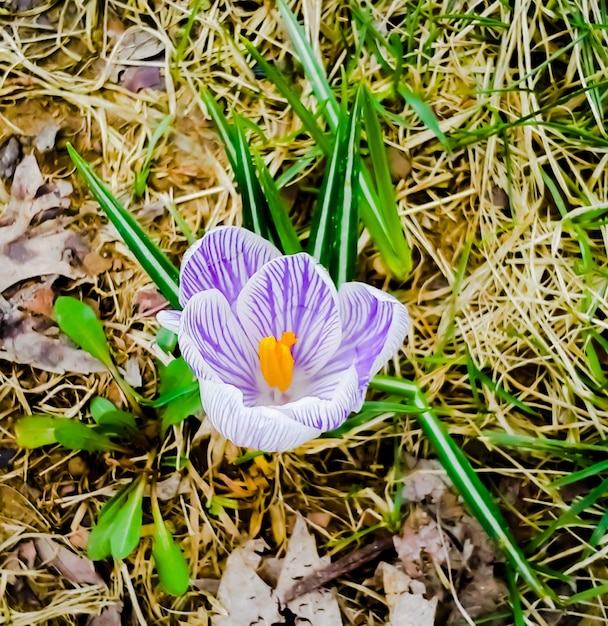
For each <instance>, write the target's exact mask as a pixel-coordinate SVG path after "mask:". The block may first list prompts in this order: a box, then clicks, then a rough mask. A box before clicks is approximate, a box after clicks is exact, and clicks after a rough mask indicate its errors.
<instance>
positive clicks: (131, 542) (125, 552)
mask: <svg viewBox="0 0 608 626" xmlns="http://www.w3.org/2000/svg"><path fill="white" fill-rule="evenodd" d="M145 487H146V478H145V475H142V476H140V477H139V478H138V480H137V486H136V488H135V489H134V490H133V491H131V492H130V493H129V494H128V496H127V499H126V501H125V502H124V504H123V505H122V506H121V507H120V508H119V510H118V511H117V513H116V515H115V517H114V523H113V524H112V534H111V537H110V550H111V554H112V556H113V557H114V558H115V559H125V558H127V557H128V556H129V554H131V552H133V550H135V548H136V547H137V544H138V543H139V539H140V537H141V526H142V518H143V514H142V500H143V495H144V489H145Z"/></svg>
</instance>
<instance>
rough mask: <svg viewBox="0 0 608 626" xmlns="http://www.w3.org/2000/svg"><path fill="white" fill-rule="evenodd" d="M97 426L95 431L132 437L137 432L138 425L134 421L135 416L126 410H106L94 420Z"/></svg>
mask: <svg viewBox="0 0 608 626" xmlns="http://www.w3.org/2000/svg"><path fill="white" fill-rule="evenodd" d="M96 422H97V424H98V428H96V429H95V430H96V432H99V433H104V434H106V435H109V436H110V437H112V436H115V437H125V438H132V437H133V436H135V435H137V434H138V433H139V427H138V426H137V422H136V421H135V417H133V415H132V414H131V413H127V411H119V410H117V409H114V410H113V411H107V412H106V413H103V414H102V415H100V416H99V419H97V420H96Z"/></svg>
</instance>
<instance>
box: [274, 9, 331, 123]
mask: <svg viewBox="0 0 608 626" xmlns="http://www.w3.org/2000/svg"><path fill="white" fill-rule="evenodd" d="M277 6H278V8H279V13H280V14H281V18H282V19H283V22H284V24H285V26H286V27H287V32H288V33H289V37H290V39H291V41H292V43H293V45H294V48H295V50H296V56H297V57H298V60H299V61H300V63H301V64H302V66H303V67H304V72H305V73H306V77H307V78H308V80H309V81H310V84H311V86H312V90H313V92H314V94H315V96H316V97H317V100H319V102H321V103H322V104H323V106H324V107H325V114H326V118H327V122H328V124H329V126H330V128H331V129H332V130H333V131H335V130H336V129H337V128H338V123H339V120H340V106H339V105H338V101H337V100H336V97H335V96H334V93H333V91H332V89H331V87H330V85H329V82H328V80H327V76H326V73H325V69H324V68H323V67H321V65H320V64H319V62H318V61H317V58H316V57H315V53H314V51H313V49H312V46H311V45H310V43H309V42H308V40H307V39H306V35H305V33H304V29H303V28H302V27H301V26H300V23H299V22H298V20H297V19H296V16H295V15H294V14H293V13H292V12H291V10H290V9H289V7H288V6H287V3H286V2H285V0H277Z"/></svg>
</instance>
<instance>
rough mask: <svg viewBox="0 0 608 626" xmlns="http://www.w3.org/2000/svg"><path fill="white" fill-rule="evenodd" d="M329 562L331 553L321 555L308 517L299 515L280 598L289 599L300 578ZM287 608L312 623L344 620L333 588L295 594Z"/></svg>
mask: <svg viewBox="0 0 608 626" xmlns="http://www.w3.org/2000/svg"><path fill="white" fill-rule="evenodd" d="M329 563H331V559H330V558H329V557H323V558H321V557H319V554H318V552H317V544H316V542H315V539H314V537H313V536H312V535H311V534H310V532H308V526H307V524H306V522H305V520H304V518H303V517H301V516H298V517H297V519H296V523H295V526H294V529H293V533H292V534H291V538H290V539H289V545H288V548H287V554H286V555H285V558H284V559H283V563H282V565H283V566H282V569H281V573H280V575H279V581H278V583H277V588H276V594H277V596H278V597H279V599H281V600H282V602H285V599H286V596H287V594H289V592H290V590H291V589H292V588H293V586H294V585H295V584H296V583H297V582H298V581H300V580H301V579H302V578H303V577H306V576H308V575H310V574H313V573H314V572H316V571H319V570H320V569H322V568H323V567H324V566H326V565H329ZM287 609H289V611H291V612H292V613H293V614H294V615H295V616H296V617H297V619H298V620H299V622H302V623H305V624H311V625H312V626H338V625H339V624H341V623H342V617H341V616H340V608H339V606H338V602H337V600H336V597H335V594H334V592H333V591H332V590H330V589H323V588H318V589H315V590H314V591H310V592H308V593H306V594H303V595H300V596H298V597H294V598H293V599H291V600H290V601H288V602H287Z"/></svg>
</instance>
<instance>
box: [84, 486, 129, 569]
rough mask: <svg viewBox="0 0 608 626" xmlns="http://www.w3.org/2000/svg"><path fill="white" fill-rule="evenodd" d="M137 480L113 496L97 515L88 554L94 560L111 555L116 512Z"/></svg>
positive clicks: (90, 535) (90, 534)
mask: <svg viewBox="0 0 608 626" xmlns="http://www.w3.org/2000/svg"><path fill="white" fill-rule="evenodd" d="M135 484H136V483H135V481H133V482H131V483H129V484H128V485H127V486H126V487H125V488H123V489H121V490H120V491H119V492H118V493H116V494H115V495H114V496H112V497H111V498H110V499H109V500H108V501H107V502H106V503H105V504H104V505H103V507H102V508H101V510H100V511H99V515H98V516H97V524H95V525H94V526H93V528H92V529H91V532H90V533H89V539H88V542H87V555H88V557H89V558H90V559H91V560H92V561H100V560H101V559H105V558H107V557H109V556H110V554H111V553H112V549H111V546H110V540H111V538H112V535H113V534H114V530H115V529H114V522H115V519H116V514H117V513H118V511H119V510H120V509H121V508H122V506H123V504H124V503H125V502H126V501H127V496H128V495H129V493H130V492H131V491H132V490H133V488H134V487H135Z"/></svg>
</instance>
